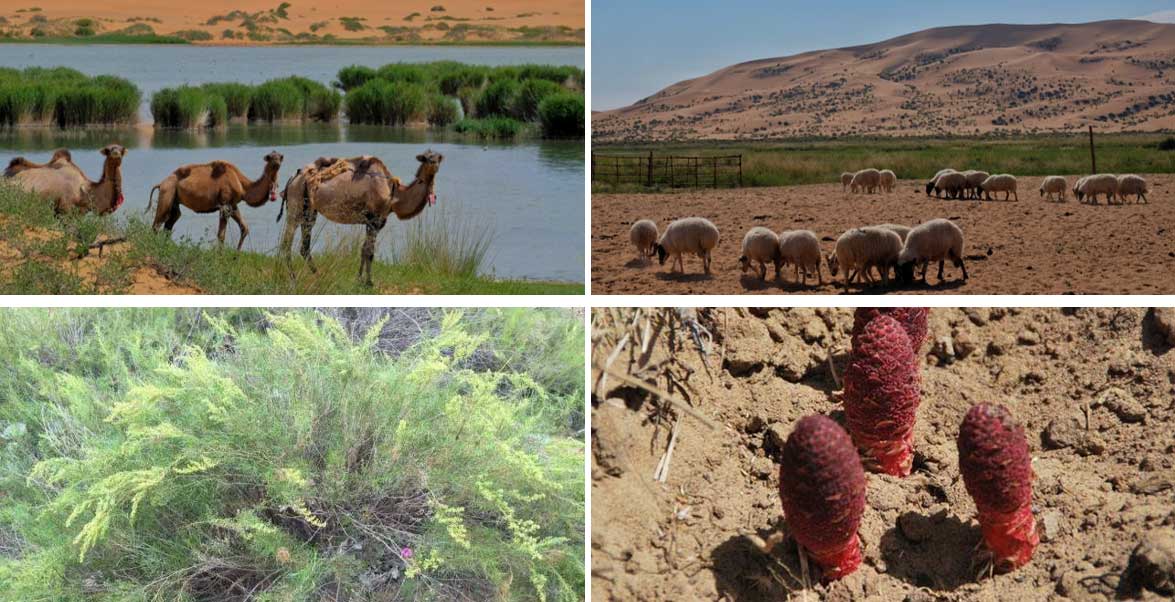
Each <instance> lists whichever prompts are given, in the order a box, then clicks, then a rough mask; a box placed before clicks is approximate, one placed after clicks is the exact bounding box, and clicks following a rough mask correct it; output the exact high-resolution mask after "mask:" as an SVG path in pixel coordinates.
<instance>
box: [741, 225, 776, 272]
mask: <svg viewBox="0 0 1175 602" xmlns="http://www.w3.org/2000/svg"><path fill="white" fill-rule="evenodd" d="M782 260H783V258H782V256H781V255H780V254H779V237H778V236H776V235H775V233H774V232H772V231H771V230H768V229H767V228H764V227H763V226H755V227H754V228H751V229H750V230H748V231H747V234H746V236H743V254H742V256H741V257H739V258H738V263H739V265H740V266H742V269H743V273H746V272H747V270H750V269H751V268H752V265H751V264H752V263H754V262H758V263H759V279H760V280H767V262H771V263H772V264H774V265H775V277H776V278H779V268H780V264H781V263H782Z"/></svg>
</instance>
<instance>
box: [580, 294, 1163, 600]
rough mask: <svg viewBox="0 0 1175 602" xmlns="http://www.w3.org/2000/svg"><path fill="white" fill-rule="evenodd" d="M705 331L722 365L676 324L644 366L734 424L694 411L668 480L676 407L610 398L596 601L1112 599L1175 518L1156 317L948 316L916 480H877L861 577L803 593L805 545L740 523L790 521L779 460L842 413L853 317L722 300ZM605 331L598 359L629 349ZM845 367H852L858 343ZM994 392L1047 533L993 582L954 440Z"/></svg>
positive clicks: (935, 336) (772, 525)
mask: <svg viewBox="0 0 1175 602" xmlns="http://www.w3.org/2000/svg"><path fill="white" fill-rule="evenodd" d="M600 311H613V312H614V311H615V310H596V312H600ZM1166 311H1170V310H1166ZM629 316H630V313H625V316H624V318H623V319H624V320H625V321H627V320H628V319H629ZM601 322H606V320H603V319H602V318H601V316H600V315H598V313H597V314H593V324H595V325H599V324H600V323H601ZM700 322H701V323H702V325H703V326H706V327H708V328H709V329H710V330H711V331H712V332H713V334H714V345H713V347H712V350H711V354H710V360H709V361H710V368H709V372H710V373H712V376H709V375H708V374H707V371H706V369H705V368H704V367H703V365H702V363H701V360H700V359H699V358H700V354H699V353H697V352H696V350H695V347H694V344H693V343H692V341H691V337H690V335H688V334H681V333H680V332H679V331H677V330H676V329H674V332H678V335H677V336H676V337H674V338H675V339H676V345H677V352H676V353H670V352H669V351H668V341H669V340H670V337H669V336H668V335H667V334H666V333H667V332H669V331H668V330H662V331H661V332H660V334H659V335H655V336H654V337H653V338H655V339H656V343H655V344H653V346H652V348H651V353H650V357H649V359H648V362H647V363H646V364H644V365H646V366H650V367H653V368H651V369H650V370H649V373H648V376H653V375H658V376H657V378H658V380H657V381H656V382H657V385H658V386H659V387H666V382H667V381H666V378H665V373H666V372H672V373H673V374H674V375H675V379H677V382H683V381H684V383H685V384H684V386H682V387H681V388H675V391H676V392H678V393H679V395H680V396H682V397H684V398H685V399H687V400H688V401H689V403H691V404H692V406H693V407H694V408H695V409H696V410H697V411H699V412H701V413H702V414H703V415H704V416H705V417H708V418H710V419H712V420H714V421H716V422H718V423H719V424H720V427H719V429H718V430H708V429H706V428H705V427H703V426H702V424H701V423H700V422H699V421H698V420H696V419H693V418H689V417H686V418H684V419H683V420H682V421H681V423H680V431H679V433H678V439H677V444H676V447H675V449H674V452H673V456H672V461H671V463H670V472H669V476H668V479H667V481H666V482H664V483H658V482H655V481H654V480H653V478H652V475H653V474H654V470H655V468H656V466H657V464H658V461H659V460H660V459H661V457H662V454H663V452H664V451H665V450H666V447H667V440H668V438H669V432H670V429H671V425H672V423H673V418H672V417H671V416H669V415H668V414H658V411H657V409H656V408H655V405H657V404H655V403H654V402H653V401H652V400H651V399H647V398H646V397H645V396H643V394H642V393H640V392H638V390H637V389H635V388H632V387H622V386H618V383H617V381H616V380H615V379H613V380H612V381H611V384H607V385H605V386H604V387H603V389H602V390H599V391H600V392H599V395H598V396H596V395H593V405H594V408H593V411H592V422H591V424H592V452H593V455H592V489H591V499H592V537H591V541H592V560H591V563H592V581H591V583H592V599H593V600H596V601H608V600H639V601H651V600H715V599H722V600H738V601H745V602H755V601H764V602H766V601H778V600H783V599H805V598H806V599H808V600H811V599H814V598H819V599H827V600H841V601H848V600H877V601H880V600H906V601H911V602H912V601H919V602H929V601H934V600H993V601H994V600H1078V601H1102V600H1108V599H1112V598H1113V597H1114V591H1115V589H1116V588H1117V587H1119V585H1120V577H1121V575H1122V574H1123V571H1124V570H1125V569H1126V566H1127V563H1128V560H1129V558H1130V557H1131V554H1132V550H1133V549H1134V547H1135V545H1136V544H1138V543H1139V541H1140V540H1142V539H1143V538H1144V537H1147V536H1148V534H1152V533H1159V532H1161V531H1160V529H1170V528H1171V527H1172V526H1175V500H1173V498H1172V495H1173V493H1175V492H1173V490H1172V487H1173V486H1175V476H1173V475H1175V459H1173V457H1172V454H1173V452H1175V435H1173V434H1172V433H1173V430H1175V404H1173V403H1172V393H1173V391H1172V382H1173V381H1175V353H1171V346H1170V345H1169V344H1168V343H1167V341H1166V340H1165V338H1164V335H1163V334H1162V333H1161V328H1160V327H1159V325H1158V322H1157V321H1156V320H1155V318H1154V316H1153V315H1152V314H1150V313H1148V311H1147V310H1145V309H1084V308H1083V309H1076V310H1060V309H1049V308H1045V309H1024V310H1020V309H968V310H960V309H933V310H932V313H931V317H930V334H929V336H928V337H927V341H928V342H927V343H926V345H925V346H924V348H923V350H924V351H925V364H924V366H923V369H922V383H923V384H922V402H921V406H920V408H919V411H918V422H917V426H916V428H915V433H914V434H915V437H914V440H915V449H916V457H915V462H914V466H915V468H914V473H913V474H912V475H911V476H910V477H907V478H905V479H898V478H894V477H890V476H888V475H886V476H883V475H878V474H872V473H870V474H868V475H867V481H868V484H867V487H868V489H867V507H866V510H865V514H864V518H863V520H862V524H861V528H860V531H859V535H860V539H861V542H862V546H863V556H864V562H863V563H862V565H861V567H860V569H859V570H858V571H857V572H856V573H854V574H852V575H850V576H848V577H847V578H845V579H843V580H841V581H837V582H835V583H833V584H832V585H828V586H825V585H811V586H809V587H808V588H802V587H801V586H799V584H798V582H797V581H796V580H795V579H793V578H792V577H791V576H789V574H790V575H794V576H799V575H801V574H802V572H801V569H800V565H799V561H798V556H797V553H796V550H795V546H794V543H793V542H791V541H790V540H789V541H787V542H786V543H785V544H784V545H783V546H781V547H780V548H777V549H776V551H775V552H774V553H773V555H772V556H770V557H768V556H766V555H764V554H762V553H761V552H759V551H758V550H757V549H755V548H753V547H751V546H750V545H748V544H747V543H746V541H745V539H744V538H743V537H742V535H741V533H758V534H759V535H767V534H769V533H771V532H774V531H775V530H777V529H785V524H784V521H782V519H781V507H780V501H779V495H778V475H779V465H778V464H777V460H776V459H775V458H776V454H777V450H778V449H779V446H780V444H781V442H782V441H783V440H784V439H785V438H786V436H787V435H788V434H789V433H790V432H791V429H792V427H793V425H794V423H795V422H796V421H797V420H799V419H800V418H801V417H803V416H806V415H810V414H826V415H830V416H832V417H833V418H834V419H837V420H842V413H841V411H840V409H839V402H838V401H837V396H836V392H835V391H834V388H835V386H834V385H833V382H832V380H831V379H830V378H829V371H828V369H827V364H826V358H827V355H828V353H827V351H826V349H828V348H829V347H839V348H840V349H847V348H848V346H849V342H848V332H849V330H850V329H851V326H852V310H851V309H832V310H825V309H815V310H812V309H770V310H754V309H752V310H745V309H728V310H709V311H703V312H701V313H700ZM638 330H640V329H638ZM601 336H602V333H601V329H599V328H596V327H594V328H593V332H592V340H593V344H594V345H596V346H595V348H594V350H593V360H594V361H595V362H596V363H597V364H599V363H602V362H603V358H604V357H605V356H606V355H607V354H608V353H609V352H610V351H611V350H612V348H613V347H612V344H610V343H600V337H601ZM618 338H619V337H616V339H618ZM608 340H609V341H614V340H615V339H612V338H609V339H608ZM630 340H631V339H630ZM634 346H635V347H638V348H639V339H638V340H637V341H636V342H635V343H634V345H630V346H629V347H628V349H626V350H625V351H624V352H623V353H621V354H619V356H618V358H619V359H618V361H616V362H615V363H614V364H613V365H612V369H613V371H619V372H621V373H625V372H628V373H630V374H631V373H635V372H636V370H635V368H634V366H636V365H639V361H636V360H631V359H630V353H629V349H632V348H633V347H634ZM671 357H672V358H676V359H675V360H674V362H675V363H674V362H671V363H665V362H666V360H668V359H670V358H671ZM835 359H836V363H837V364H838V365H839V366H841V367H842V368H843V366H844V364H845V363H846V361H847V357H846V354H845V353H843V352H841V353H837V354H836V356H835ZM666 366H668V368H666ZM687 373H688V374H687ZM597 374H598V372H595V373H593V378H594V377H595V376H596V375H597ZM593 382H595V380H593ZM981 401H982V402H997V403H1001V404H1004V405H1006V406H1007V407H1008V408H1009V409H1010V411H1011V412H1012V413H1013V415H1014V416H1015V417H1016V419H1017V420H1018V421H1020V423H1021V424H1022V425H1023V426H1024V427H1025V431H1026V433H1027V435H1028V440H1029V445H1030V447H1031V450H1032V463H1033V470H1034V472H1035V473H1036V480H1035V483H1034V498H1033V504H1034V512H1035V514H1036V518H1037V524H1038V529H1039V530H1040V532H1041V534H1042V543H1041V545H1040V547H1038V548H1037V550H1036V553H1035V555H1034V557H1033V559H1032V561H1031V562H1030V563H1029V564H1027V565H1026V566H1024V567H1022V568H1021V569H1019V570H1017V571H1015V572H1012V573H1009V574H1004V575H995V576H994V577H991V576H990V575H986V574H985V575H984V576H983V577H982V578H980V579H978V580H977V578H976V573H977V571H976V570H975V569H974V568H973V567H972V564H971V563H972V560H973V558H974V554H975V550H976V546H977V544H978V543H979V541H980V539H981V537H980V534H979V529H978V524H977V523H976V522H975V520H974V516H975V512H976V511H975V506H974V504H973V502H972V500H971V498H970V497H969V495H968V494H967V492H966V489H965V488H964V486H963V483H962V480H961V478H960V475H959V471H958V456H957V451H956V443H955V438H956V436H957V434H958V425H959V424H960V422H961V420H962V417H963V415H964V414H965V413H966V411H967V409H968V408H969V407H970V406H971V405H972V404H974V403H977V402H981ZM658 416H660V420H658ZM1086 424H1088V427H1085V425H1086ZM1169 533H1171V537H1173V538H1175V532H1169ZM1172 545H1175V544H1172ZM1168 570H1171V571H1175V568H1171V567H1168ZM1140 598H1141V599H1144V600H1158V599H1165V598H1163V597H1162V596H1159V595H1158V594H1155V593H1153V592H1145V593H1143V594H1142V595H1141V596H1140Z"/></svg>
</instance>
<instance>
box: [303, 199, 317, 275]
mask: <svg viewBox="0 0 1175 602" xmlns="http://www.w3.org/2000/svg"><path fill="white" fill-rule="evenodd" d="M317 220H318V212H317V211H304V212H303V213H302V258H303V259H305V260H306V265H307V266H309V267H310V271H311V272H317V271H318V268H316V267H314V259H313V258H312V257H311V256H310V232H311V230H313V228H314V222H315V221H317Z"/></svg>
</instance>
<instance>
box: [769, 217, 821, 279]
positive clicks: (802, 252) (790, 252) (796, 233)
mask: <svg viewBox="0 0 1175 602" xmlns="http://www.w3.org/2000/svg"><path fill="white" fill-rule="evenodd" d="M779 253H780V256H781V257H782V258H783V265H788V264H791V265H793V266H795V268H796V270H795V271H796V282H800V283H802V284H807V283H808V270H809V269H812V270H815V272H816V279H817V280H818V281H819V282H820V284H824V273H823V272H821V271H820V239H819V238H817V237H816V234H815V233H814V232H812V231H811V230H786V231H783V232H780V233H779ZM801 271H802V272H803V277H802V279H801V276H800V272H801Z"/></svg>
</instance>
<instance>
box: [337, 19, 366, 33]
mask: <svg viewBox="0 0 1175 602" xmlns="http://www.w3.org/2000/svg"><path fill="white" fill-rule="evenodd" d="M364 21H366V19H364V18H363V17H339V23H342V24H343V29H345V30H347V31H363V30H364V29H367V26H366V25H364V24H363V22H364Z"/></svg>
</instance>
